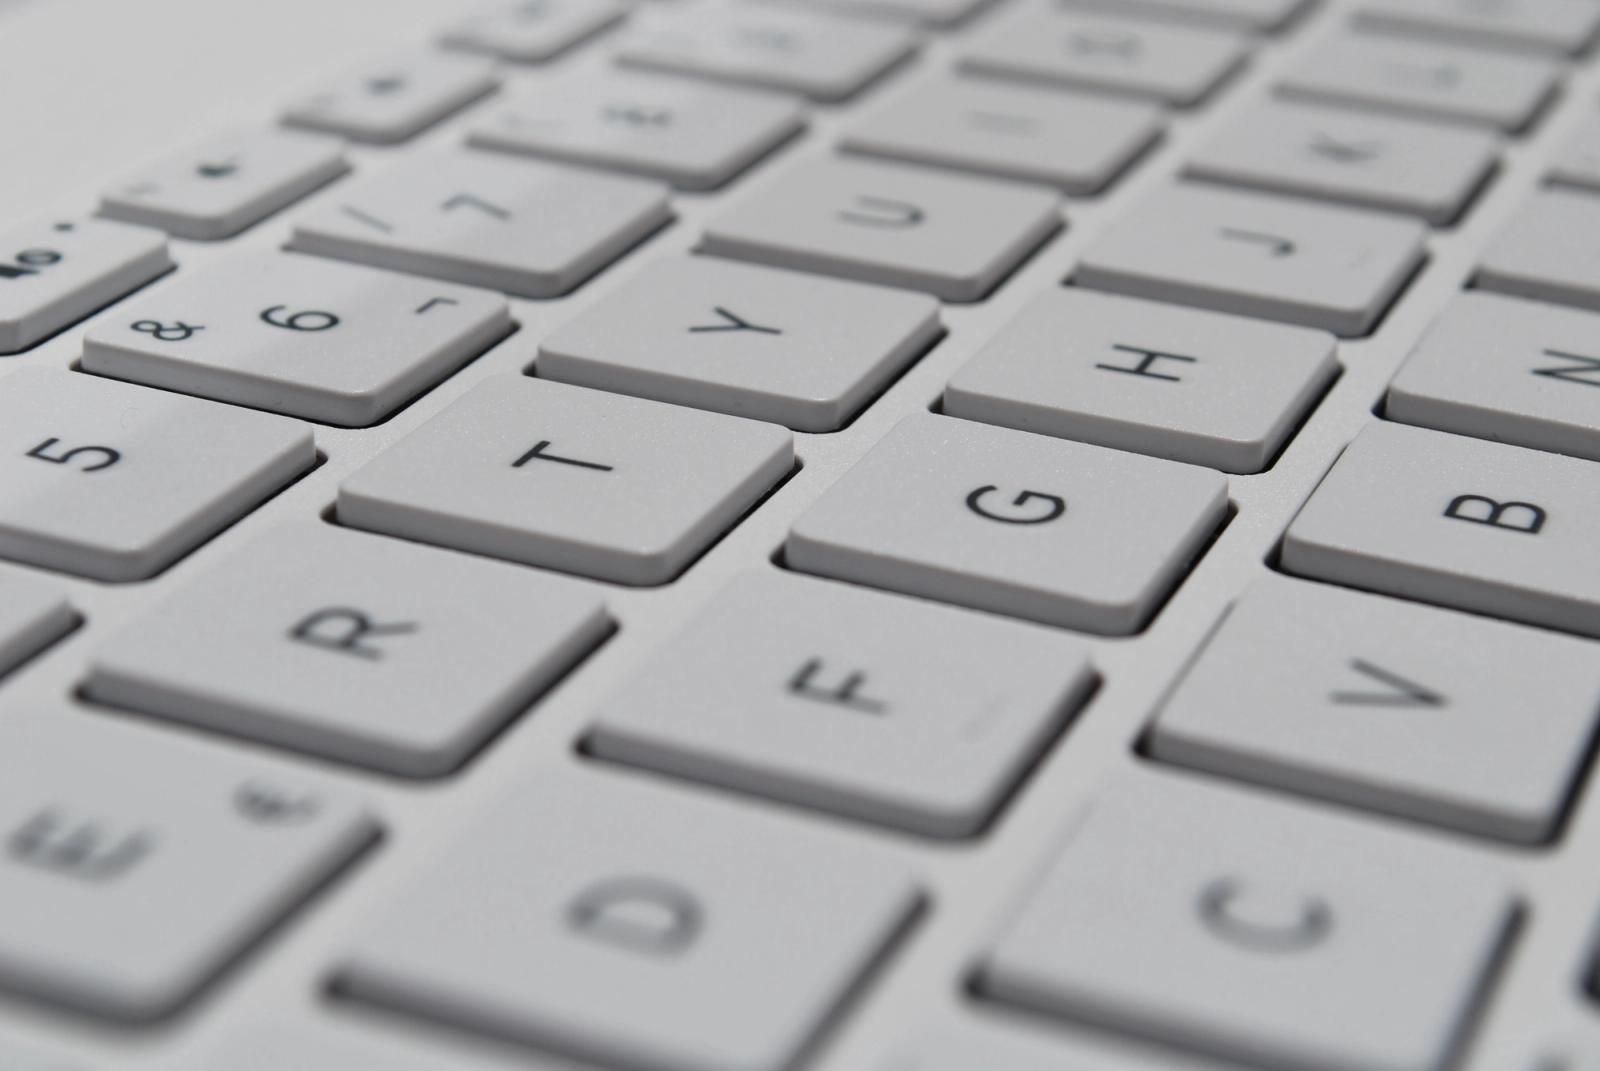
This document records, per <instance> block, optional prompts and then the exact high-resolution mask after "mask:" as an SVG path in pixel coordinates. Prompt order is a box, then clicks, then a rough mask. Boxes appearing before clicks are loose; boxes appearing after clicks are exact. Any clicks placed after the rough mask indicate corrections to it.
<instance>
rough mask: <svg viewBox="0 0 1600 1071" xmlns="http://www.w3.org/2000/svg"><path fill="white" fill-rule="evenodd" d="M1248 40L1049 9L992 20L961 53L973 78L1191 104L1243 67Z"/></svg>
mask: <svg viewBox="0 0 1600 1071" xmlns="http://www.w3.org/2000/svg"><path fill="white" fill-rule="evenodd" d="M1247 53H1248V48H1247V46H1246V44H1245V41H1244V39H1243V38H1241V37H1238V36H1236V35H1233V34H1228V33H1220V32H1217V31H1213V30H1201V29H1190V28H1185V27H1178V26H1163V25H1161V24H1159V23H1150V22H1133V21H1123V20H1120V19H1116V18H1104V17H1101V16H1098V15H1093V14H1084V13H1078V12H1073V11H1070V10H1067V9H1064V8H1058V7H1052V6H1048V5H1043V4H1040V5H1034V6H1029V7H1018V8H1013V9H1012V10H1011V11H1010V12H1008V13H1005V14H1003V15H1001V16H999V17H998V18H995V19H991V20H989V21H988V22H986V23H985V24H984V25H983V26H982V28H980V29H979V30H978V31H977V32H976V33H974V34H973V35H972V38H971V39H970V40H969V41H968V43H967V45H966V47H965V48H964V49H963V50H962V52H961V58H960V66H961V69H962V70H964V71H969V72H971V73H973V74H982V75H988V76H991V77H996V78H1009V79H1016V80H1020V81H1026V82H1039V83H1043V84H1046V85H1051V86H1067V87H1072V88H1083V89H1092V90H1104V91H1110V92H1114V93H1126V94H1130V95H1132V96H1136V97H1141V98H1145V99H1148V100H1154V101H1157V102H1159V103H1162V104H1171V105H1175V106H1180V107H1182V106H1187V105H1191V104H1198V103H1200V101H1202V100H1204V99H1205V98H1206V97H1208V96H1210V95H1211V93H1212V92H1213V91H1215V90H1216V89H1217V88H1218V87H1219V86H1221V85H1222V83H1223V82H1225V81H1227V80H1228V79H1229V78H1230V77H1232V76H1233V74H1234V73H1235V72H1236V71H1238V70H1239V68H1240V67H1241V66H1242V65H1243V64H1244V61H1245V57H1246V55H1247Z"/></svg>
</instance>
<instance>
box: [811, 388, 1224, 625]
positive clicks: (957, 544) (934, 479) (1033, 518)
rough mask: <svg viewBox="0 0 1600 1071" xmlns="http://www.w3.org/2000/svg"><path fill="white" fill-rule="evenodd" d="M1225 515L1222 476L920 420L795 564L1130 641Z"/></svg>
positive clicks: (844, 490) (816, 521) (829, 506)
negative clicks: (1130, 636)
mask: <svg viewBox="0 0 1600 1071" xmlns="http://www.w3.org/2000/svg"><path fill="white" fill-rule="evenodd" d="M1227 507H1228V488H1227V481H1226V480H1225V479H1224V478H1223V477H1222V476H1221V475H1220V474H1218V473H1215V472H1210V471H1207V470H1205V469H1200V468H1193V467H1190V466H1187V465H1178V464H1174V463H1173V462H1170V461H1157V460H1155V459H1153V458H1148V457H1140V456H1138V455H1135V454H1124V453H1120V452H1117V451H1114V450H1105V449H1102V448H1100V447H1096V446H1084V445H1081V444H1079V443H1067V442H1060V441H1057V440H1054V439H1046V438H1044V437H1042V436H1038V435H1027V434H1023V433H1022V432H1016V431H1010V430H1006V429H1002V428H992V427H988V426H985V425H982V424H969V423H967V422H965V421H958V420H951V419H949V418H947V417H938V416H933V415H932V414H917V415H913V416H909V417H906V418H905V419H904V420H902V421H901V422H900V423H899V424H898V425H897V426H896V427H895V428H894V430H892V431H891V432H890V433H889V434H888V435H886V436H884V438H883V439H882V440H881V441H880V442H879V443H878V445H877V446H876V447H874V448H873V449H872V451H871V452H870V453H868V454H867V456H866V457H865V458H863V459H862V460H861V461H859V462H857V463H856V465H855V467H854V468H852V469H850V470H849V471H848V472H847V473H846V474H845V475H844V476H843V477H842V478H841V479H840V480H839V481H838V482H837V483H835V484H834V485H833V486H832V487H831V488H829V489H828V491H827V492H826V493H824V494H823V496H822V498H821V499H819V500H818V501H817V502H816V504H815V505H813V506H812V507H811V508H810V509H809V510H808V511H806V512H805V513H804V514H802V515H801V516H800V519H799V520H798V521H796V522H795V525H794V529H793V531H792V532H791V533H790V536H789V541H788V544H787V546H786V550H785V554H786V557H787V561H788V564H789V565H790V566H791V567H793V568H795V569H798V570H800V571H801V572H808V573H819V574H821V575H824V576H830V577H835V578H838V579H841V580H849V581H853V582H855V583H860V584H869V585H871V586H873V587H880V588H888V589H890V590H893V591H899V592H904V593H906V594H909V595H919V596H922V597H924V598H929V599H938V600H941V601H944V602H952V603H957V604H959V605H962V606H970V607H972V608H974V609H978V610H988V611H991V612H993V613H999V614H1009V615H1013V616H1016V617H1024V618H1028V619H1030V620H1035V621H1042V622H1044V623H1046V624H1052V625H1061V626H1064V627H1066V628H1075V629H1081V630H1083V631H1086V632H1099V633H1105V634H1108V635H1121V634H1126V633H1132V632H1136V631H1138V630H1139V629H1141V628H1143V627H1144V625H1145V623H1146V622H1147V621H1148V620H1149V619H1150V617H1151V616H1152V615H1153V614H1154V613H1155V611H1156V608H1157V606H1158V605H1159V604H1160V603H1161V601H1162V600H1164V599H1165V598H1166V596H1167V593H1168V592H1169V591H1170V590H1171V589H1172V588H1173V587H1174V586H1175V585H1176V584H1177V583H1178V580H1179V579H1180V577H1181V576H1182V575H1183V572H1184V570H1185V569H1187V568H1188V566H1189V563H1190V562H1191V561H1192V560H1193V559H1194V557H1195V555H1196V554H1198V553H1199V551H1200V549H1201V547H1202V546H1203V545H1204V544H1205V541H1206V539H1207V538H1208V537H1209V536H1210V535H1211V534H1212V532H1214V531H1215V530H1216V529H1217V528H1218V527H1220V526H1221V524H1222V521H1223V517H1224V515H1225V513H1226V511H1227Z"/></svg>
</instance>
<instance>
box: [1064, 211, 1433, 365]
mask: <svg viewBox="0 0 1600 1071" xmlns="http://www.w3.org/2000/svg"><path fill="white" fill-rule="evenodd" d="M1426 234H1427V230H1426V228H1425V227H1424V226H1423V225H1422V224H1421V223H1420V222H1417V221H1414V220H1408V219H1401V218H1398V217H1394V216H1390V215H1387V214H1383V213H1377V212H1368V211H1363V210H1360V209H1354V208H1341V207H1334V206H1330V205H1316V204H1307V203H1304V202H1301V201H1297V200H1292V199H1288V198H1283V197H1270V196H1265V195H1261V194H1253V193H1239V192H1234V191H1231V190H1221V189H1213V188H1210V187H1205V186H1183V185H1180V186H1172V187H1168V188H1167V189H1165V190H1162V191H1159V192H1158V193H1156V194H1155V195H1154V196H1151V197H1148V198H1147V199H1146V200H1145V201H1144V202H1143V203H1142V204H1141V205H1140V206H1139V207H1138V209H1137V210H1136V211H1134V212H1132V213H1129V214H1128V215H1125V216H1123V217H1122V218H1121V219H1120V220H1118V221H1116V222H1115V223H1113V224H1112V225H1111V226H1110V228H1109V229H1108V230H1106V231H1105V232H1104V233H1103V234H1101V236H1100V238H1099V240H1097V241H1096V242H1094V243H1093V244H1092V245H1090V246H1089V248H1088V249H1087V250H1086V251H1085V252H1084V254H1083V257H1082V259H1081V260H1080V262H1079V264H1078V269H1077V273H1076V275H1075V277H1074V279H1075V281H1076V282H1077V283H1079V284H1080V285H1082V286H1087V287H1091V288H1095V289H1101V290H1114V291H1117V292H1119V293H1124V294H1130V295H1133V296H1135V297H1144V298H1150V299H1152V300H1155V301H1174V302H1180V303H1183V304H1188V305H1201V306H1204V307H1206V308H1211V309H1215V310H1217V311H1219V312H1231V313H1237V314H1239V315H1241V316H1260V317H1265V318H1267V319H1272V320H1286V321H1288V322H1290V323H1297V324H1302V325H1304V326H1306V327H1317V328H1321V329H1323V330H1324V331H1332V332H1333V333H1334V334H1336V335H1346V336H1350V335H1362V334H1365V333H1367V332H1368V331H1370V330H1371V329H1372V327H1373V325H1374V324H1376V323H1377V321H1378V318H1379V317H1381V316H1382V315H1383V313H1384V312H1385V311H1386V310H1387V309H1388V307H1389V305H1390V304H1391V303H1393V301H1394V300H1395V298H1397V297H1398V296H1399V294H1400V292H1401V290H1403V289H1404V288H1405V285H1406V283H1407V282H1409V281H1410V278H1411V276H1412V274H1413V273H1414V272H1415V271H1416V269H1417V268H1418V267H1419V266H1420V265H1421V264H1422V261H1423V257H1424V255H1425V253H1426V245H1425V238H1426Z"/></svg>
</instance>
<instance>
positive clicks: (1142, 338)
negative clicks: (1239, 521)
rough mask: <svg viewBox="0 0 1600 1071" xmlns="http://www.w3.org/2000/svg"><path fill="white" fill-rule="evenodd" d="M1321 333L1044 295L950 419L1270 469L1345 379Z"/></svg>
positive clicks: (970, 372)
mask: <svg viewBox="0 0 1600 1071" xmlns="http://www.w3.org/2000/svg"><path fill="white" fill-rule="evenodd" d="M1338 367H1339V366H1338V362H1337V361H1336V360H1335V359H1334V340H1333V338H1332V337H1330V336H1329V335H1326V334H1324V333H1322V332H1320V331H1311V330H1307V329H1306V328H1301V327H1285V326H1282V325H1279V324H1268V323H1262V322H1261V321H1259V320H1249V319H1245V318H1243V317H1234V316H1223V315H1219V314H1217V313H1210V312H1199V311H1196V310H1192V309H1183V308H1178V307H1175V306H1171V305H1158V304H1155V303H1153V302H1147V301H1137V300H1134V299H1130V298H1122V297H1114V296H1112V295H1109V294H1097V293H1094V292H1093V291H1088V290H1078V289H1075V288H1069V289H1061V290H1057V291H1054V292H1052V293H1047V294H1041V295H1039V296H1038V297H1037V298H1035V299H1034V300H1033V301H1032V302H1031V303H1030V304H1029V305H1028V306H1027V307H1026V308H1025V309H1024V310H1023V312H1022V314H1021V315H1019V316H1018V317H1017V318H1016V319H1014V320H1012V321H1011V323H1010V324H1008V325H1007V326H1006V327H1005V329H1004V330H1002V331H1001V332H1000V334H999V335H997V336H996V337H995V338H994V340H993V341H991V342H990V343H989V344H988V345H987V346H985V347H984V348H983V349H982V350H980V351H979V352H978V355H977V356H976V357H974V358H972V360H971V361H969V362H967V364H966V365H965V367H963V368H962V369H961V370H960V371H959V372H957V373H956V375H955V378H954V379H952V380H951V381H950V385H949V387H948V388H947V389H946V390H945V395H944V411H945V412H946V413H947V414H949V415H950V416H954V417H963V418H965V419H968V420H981V421H983V422H985V423H988V424H1001V425H1004V426H1006V427H1011V428H1016V429H1017V430H1019V431H1033V432H1039V433H1041V434H1045V435H1054V436H1056V437H1058V438H1063V439H1077V440H1079V441H1081V442H1088V443H1094V444H1096V445H1098V446H1109V447H1112V448H1114V449H1117V450H1131V451H1133V452H1135V453H1141V454H1152V455H1154V456H1156V457H1165V458H1170V459H1172V460H1174V461H1186V462H1189V463H1190V464H1195V465H1209V466H1210V467H1212V468H1218V469H1222V470H1223V471H1225V472H1260V471H1261V470H1262V469H1264V468H1266V466H1267V464H1268V463H1269V462H1270V461H1271V460H1272V458H1273V457H1275V456H1276V455H1277V453H1278V451H1279V450H1280V449H1281V448H1282V447H1283V445H1284V443H1285V442H1286V441H1287V440H1288V438H1289V435H1290V433H1291V432H1292V431H1293V430H1294V428H1295V427H1296V426H1297V425H1298V424H1299V422H1300V421H1301V420H1302V419H1304V417H1305V415H1306V411H1307V410H1308V409H1310V407H1311V405H1312V404H1313V403H1314V402H1315V401H1316V400H1317V399H1318V398H1319V397H1321V395H1322V392H1323V391H1324V390H1325V389H1326V388H1327V386H1328V384H1329V383H1330V382H1332V380H1333V377H1334V375H1335V374H1336V373H1337V371H1338Z"/></svg>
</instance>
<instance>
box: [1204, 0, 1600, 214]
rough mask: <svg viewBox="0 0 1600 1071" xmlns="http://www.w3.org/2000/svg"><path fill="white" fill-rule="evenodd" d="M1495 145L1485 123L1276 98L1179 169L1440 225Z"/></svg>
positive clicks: (1477, 179)
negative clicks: (1476, 125)
mask: <svg viewBox="0 0 1600 1071" xmlns="http://www.w3.org/2000/svg"><path fill="white" fill-rule="evenodd" d="M1585 2H1587V0H1585ZM1499 154H1500V153H1499V143H1498V141H1497V139H1496V137H1495V135H1493V134H1491V133H1489V132H1488V131H1480V130H1468V129H1464V128H1458V127H1446V126H1438V125H1432V124H1428V123H1422V122H1416V121H1413V120H1408V119H1396V118H1390V117H1386V116H1379V115H1365V114H1362V113H1360V112H1354V111H1346V110H1342V109H1336V108H1324V107H1316V106H1311V105H1302V104H1293V103H1289V102H1287V101H1277V102H1269V103H1265V104H1261V105H1257V106H1256V107H1254V108H1252V109H1250V110H1249V111H1247V112H1245V113H1244V114H1243V115H1240V116H1239V117H1238V118H1236V119H1235V120H1234V121H1233V122H1232V123H1231V124H1230V125H1228V126H1227V127H1225V128H1224V129H1223V130H1222V132H1221V133H1220V134H1218V135H1216V136H1214V137H1212V138H1211V139H1210V140H1209V141H1207V142H1205V143H1204V144H1202V145H1201V147H1200V149H1199V150H1198V151H1197V152H1196V153H1195V154H1194V155H1193V156H1192V157H1190V159H1189V162H1188V164H1187V173H1188V174H1189V175H1191V176H1193V177H1196V178H1203V179H1208V180H1211V181H1213V182H1225V183H1230V184H1232V185H1235V186H1249V187H1253V188H1255V189H1261V190H1267V191H1270V192H1278V193H1290V194H1299V195H1302V196H1307V197H1315V198H1319V199H1321V200H1327V201H1340V202H1343V203H1345V204H1351V205H1357V206H1359V207H1364V208H1379V209H1386V210H1389V211H1393V212H1405V213H1408V214H1410V215H1416V216H1421V217H1422V218H1423V219H1425V220H1427V221H1428V222H1430V223H1435V224H1441V225H1442V224H1446V223H1450V222H1451V221H1453V220H1455V219H1456V218H1457V217H1458V216H1460V215H1461V214H1462V212H1464V211H1465V210H1466V208H1467V205H1468V204H1470V203H1471V201H1472V199H1473V198H1474V197H1475V196H1476V195H1477V193H1478V191H1479V190H1480V189H1481V188H1482V187H1483V185H1484V184H1485V182H1487V181H1488V178H1489V176H1490V175H1491V174H1492V173H1493V172H1494V169H1495V166H1496V163H1497V162H1498V159H1499Z"/></svg>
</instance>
